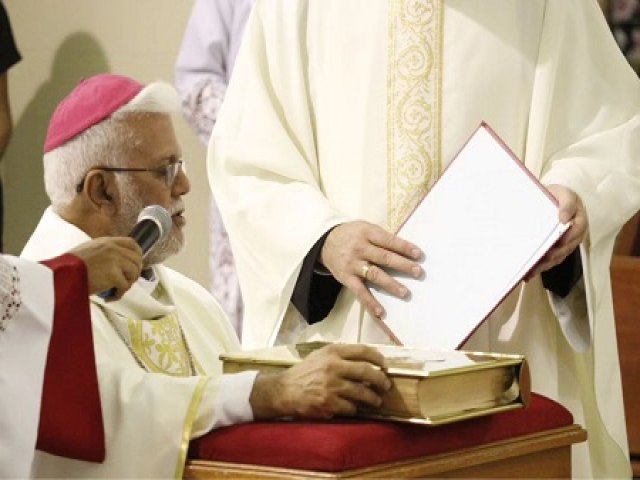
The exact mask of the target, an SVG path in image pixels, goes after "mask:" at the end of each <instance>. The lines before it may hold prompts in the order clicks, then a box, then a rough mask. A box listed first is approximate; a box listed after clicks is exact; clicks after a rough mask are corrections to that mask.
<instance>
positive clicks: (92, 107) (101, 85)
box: [44, 73, 144, 153]
mask: <svg viewBox="0 0 640 480" xmlns="http://www.w3.org/2000/svg"><path fill="white" fill-rule="evenodd" d="M143 89H144V85H142V84H141V83H138V82H136V81H135V80H133V79H131V78H129V77H123V76H121V75H112V74H109V73H104V74H100V75H95V76H93V77H90V78H87V79H85V80H82V81H81V82H80V83H79V84H78V86H77V87H76V88H74V89H73V90H72V91H71V93H70V94H69V95H67V96H66V97H65V98H64V99H63V100H62V101H61V102H60V103H59V104H58V106H57V107H56V110H55V112H53V116H52V117H51V120H50V121H49V128H48V130H47V137H46V139H45V142H44V152H45V153H47V152H50V151H51V150H54V149H56V148H58V147H59V146H61V145H64V144H65V143H67V142H68V141H69V140H71V139H72V138H74V137H76V136H77V135H79V134H81V133H82V132H84V131H85V130H87V129H88V128H90V127H92V126H93V125H95V124H97V123H100V122H101V121H102V120H104V119H105V118H107V117H108V116H109V115H111V114H112V113H114V112H115V111H117V110H118V109H119V108H121V107H122V106H123V105H126V104H127V103H129V102H130V101H131V100H132V99H133V98H134V97H135V96H136V95H138V94H139V93H140V92H141V91H142V90H143Z"/></svg>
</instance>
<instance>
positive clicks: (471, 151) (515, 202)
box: [370, 124, 569, 350]
mask: <svg viewBox="0 0 640 480" xmlns="http://www.w3.org/2000/svg"><path fill="white" fill-rule="evenodd" d="M558 217H559V214H558V205H557V202H556V200H555V199H554V198H553V197H552V195H551V194H550V193H549V192H548V191H547V190H546V189H545V187H544V186H543V185H542V184H540V183H539V182H538V180H537V179H536V178H534V177H533V175H532V174H531V173H530V172H529V171H528V170H527V169H526V168H525V166H524V165H523V164H522V162H521V161H520V160H518V159H517V158H516V156H515V155H514V154H513V153H512V152H511V151H510V150H509V149H508V147H506V145H505V144H504V143H503V142H502V141H501V140H500V139H499V138H498V136H497V135H496V134H495V133H494V132H493V131H492V130H491V129H490V128H489V127H488V126H487V125H486V124H482V125H481V126H480V127H479V128H478V129H477V130H476V132H475V133H474V134H473V135H472V136H471V138H470V139H469V140H468V141H467V143H466V144H465V145H464V147H463V148H462V149H461V150H460V152H459V153H458V155H457V156H456V157H455V158H454V160H453V161H452V162H451V164H450V165H449V166H448V168H447V169H446V170H445V171H444V172H443V174H442V176H441V177H440V179H439V180H438V181H437V182H436V183H435V185H434V186H433V187H432V189H431V190H430V191H429V192H428V194H427V195H426V196H425V197H424V199H423V200H422V201H421V202H420V203H419V205H418V206H417V208H416V209H415V211H414V212H413V213H412V214H411V215H410V217H409V218H408V219H407V221H406V222H405V223H404V225H402V227H401V228H400V230H399V231H398V235H399V236H400V237H402V238H404V239H406V240H409V241H411V242H413V243H415V244H417V245H418V246H419V247H420V248H421V249H422V250H423V252H425V258H424V259H423V263H422V265H423V268H424V270H425V276H424V278H422V279H414V278H410V277H407V276H404V275H400V274H398V273H397V272H393V271H390V272H389V273H390V274H391V275H392V276H394V277H395V278H397V279H398V280H399V281H400V282H402V283H403V284H404V285H405V286H406V287H407V288H408V289H409V291H410V292H411V294H410V296H409V298H407V299H399V298H397V297H394V296H392V295H390V294H387V293H386V292H383V291H380V290H378V289H377V288H376V287H375V286H373V285H370V287H371V291H372V293H373V295H374V296H375V297H376V298H377V300H378V301H379V302H380V303H381V304H382V306H383V307H384V309H385V313H386V314H385V317H384V319H383V321H382V325H383V327H384V328H385V329H386V330H387V331H388V333H389V334H390V335H391V336H392V338H394V340H395V341H396V342H397V343H399V344H401V345H406V346H412V347H420V348H425V349H452V350H453V349H456V348H460V347H461V346H462V344H463V343H464V342H465V341H466V340H467V339H468V338H469V336H471V334H472V333H473V332H474V331H475V330H476V329H477V328H478V327H479V326H480V324H481V323H482V322H483V321H484V320H485V319H486V318H487V317H488V316H489V315H490V314H491V312H492V311H493V310H494V309H495V308H496V307H497V306H498V305H499V304H500V302H501V301H502V300H503V299H504V298H505V297H506V296H507V295H508V294H509V292H510V291H511V290H513V288H515V287H516V286H517V284H518V283H519V282H520V281H521V280H522V279H523V277H524V276H525V275H526V274H527V273H528V272H529V271H530V270H531V269H532V268H533V267H534V266H535V265H536V263H537V262H538V261H539V260H540V259H541V258H542V257H543V256H544V254H545V253H546V252H547V251H549V249H550V248H551V247H552V246H553V245H554V244H555V243H556V242H557V241H558V239H559V238H560V237H561V236H562V234H563V233H564V232H565V231H566V230H567V229H568V228H569V225H564V224H562V223H560V221H559V218H558Z"/></svg>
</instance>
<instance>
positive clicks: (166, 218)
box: [138, 205, 173, 242]
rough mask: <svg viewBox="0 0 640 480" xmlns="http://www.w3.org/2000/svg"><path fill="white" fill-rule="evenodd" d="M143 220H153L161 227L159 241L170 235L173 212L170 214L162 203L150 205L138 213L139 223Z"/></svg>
mask: <svg viewBox="0 0 640 480" xmlns="http://www.w3.org/2000/svg"><path fill="white" fill-rule="evenodd" d="M143 220H151V221H152V222H154V223H155V224H156V225H157V226H158V228H159V229H160V238H158V240H157V241H158V242H161V241H162V240H164V239H165V238H167V235H169V232H170V231H171V228H172V227H173V221H172V220H171V214H169V212H168V211H167V210H166V209H165V208H164V207H161V206H160V205H149V206H147V207H144V208H143V209H142V211H141V212H140V214H139V215H138V223H140V222H142V221H143Z"/></svg>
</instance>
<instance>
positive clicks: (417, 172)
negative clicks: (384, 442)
mask: <svg viewBox="0 0 640 480" xmlns="http://www.w3.org/2000/svg"><path fill="white" fill-rule="evenodd" d="M639 111H640V85H639V82H638V79H637V76H636V75H635V74H634V72H633V71H632V70H631V69H630V67H629V66H628V65H627V63H626V61H625V59H624V58H623V57H622V55H621V54H620V52H619V49H618V47H617V45H616V44H615V42H614V40H613V38H612V36H611V33H610V31H609V29H608V26H607V24H606V22H605V20H604V18H603V15H602V12H601V10H600V8H599V6H598V4H597V2H596V1H595V0H562V1H558V0H482V1H477V0H258V2H257V4H256V7H255V9H254V11H253V13H252V17H251V19H250V20H249V23H248V25H247V29H246V34H245V40H244V43H243V46H242V47H241V50H240V53H239V56H238V59H237V61H236V66H235V72H234V77H233V79H232V81H231V84H230V86H229V89H228V90H227V96H226V100H225V103H224V105H223V106H222V110H221V112H220V116H219V119H218V122H217V124H216V127H215V129H214V132H213V136H212V139H211V142H210V144H209V159H208V168H209V177H210V182H211V185H212V189H213V192H214V195H215V196H216V200H217V202H218V205H219V207H220V210H221V212H222V217H223V220H224V223H225V225H226V226H227V229H228V233H229V238H230V240H231V244H232V248H233V252H234V256H235V259H236V262H237V267H238V272H239V278H240V283H241V287H242V292H243V297H244V301H245V308H246V310H245V320H244V321H245V323H244V330H243V335H242V338H243V343H244V345H245V346H246V347H261V346H264V345H267V344H270V343H274V342H283V341H296V340H305V339H327V340H343V341H350V342H354V341H362V342H380V341H388V339H387V338H386V335H385V334H384V332H383V331H382V330H381V329H380V327H379V326H378V324H377V323H376V321H375V320H374V319H372V318H371V317H370V316H369V315H368V314H367V313H366V312H365V311H364V309H363V308H362V307H361V306H360V305H359V304H358V302H357V301H356V300H355V297H354V296H353V294H351V293H350V292H349V291H347V290H346V289H344V288H343V290H342V292H341V293H340V295H339V297H338V300H337V302H336V305H335V306H334V308H333V310H332V311H331V313H330V314H329V316H328V317H327V318H326V319H325V320H323V321H322V322H319V323H317V324H314V325H312V326H307V325H306V324H305V323H304V322H302V321H301V319H300V318H299V315H297V313H296V311H295V309H294V308H293V307H292V306H291V304H290V298H291V294H292V291H293V288H294V285H295V282H296V279H297V276H298V273H299V271H300V268H301V265H302V261H303V259H304V257H305V255H306V254H307V253H308V252H309V250H310V249H311V247H312V246H313V245H314V243H315V242H316V241H317V240H318V239H319V238H320V237H321V236H322V235H323V234H324V233H325V232H327V231H328V230H329V229H330V228H331V227H333V226H335V225H337V224H339V223H342V222H346V221H351V220H356V219H364V220H367V221H370V222H374V223H377V224H379V225H382V226H385V227H386V228H388V229H389V230H391V231H394V230H395V229H397V227H398V225H400V224H401V223H402V221H403V220H404V218H405V217H406V215H407V214H408V212H410V211H411V209H412V207H413V205H415V203H416V202H417V201H418V200H419V198H420V197H421V196H422V195H424V194H425V192H427V191H428V190H429V187H430V186H431V185H432V184H433V182H434V181H436V180H437V178H438V176H439V175H440V174H441V173H442V171H443V170H444V169H445V168H446V166H447V165H448V163H449V162H450V161H451V159H452V158H453V157H454V156H455V154H456V153H457V151H458V150H459V149H460V148H461V147H462V145H463V144H464V142H465V140H466V139H467V138H468V137H469V136H470V135H471V134H472V133H473V132H474V131H475V129H476V128H477V127H478V125H479V124H480V123H481V122H482V121H486V122H487V123H488V124H489V125H490V126H491V127H492V128H493V129H494V130H495V131H496V132H497V133H498V134H499V135H500V136H501V138H502V139H503V140H504V141H505V142H506V144H507V145H508V146H509V147H510V148H511V149H512V150H513V151H514V152H515V153H516V155H518V157H519V158H521V159H522V160H523V162H524V163H525V165H526V166H527V167H528V169H529V170H530V171H531V172H532V173H533V174H534V175H535V176H536V177H538V178H539V179H540V181H541V182H542V183H543V184H552V183H557V184H562V185H564V186H566V187H568V188H570V189H572V190H573V191H575V192H576V193H577V194H578V195H579V196H580V198H581V200H582V201H583V203H584V205H585V207H586V210H587V212H588V217H589V224H590V226H589V232H588V233H589V235H588V239H587V241H586V242H585V243H584V245H582V247H581V253H582V261H583V270H584V286H585V294H584V295H582V301H581V302H577V303H576V307H575V309H574V310H575V311H572V312H571V320H570V321H562V320H559V319H558V318H557V317H556V315H555V314H554V312H553V310H552V308H551V302H550V298H549V295H548V294H547V293H546V291H545V290H544V289H543V288H542V284H541V282H540V279H539V278H536V279H533V280H532V281H530V282H529V283H527V284H523V285H520V286H519V287H518V288H516V291H514V292H513V293H512V295H511V296H509V297H508V298H507V299H506V300H505V302H504V303H503V305H502V306H501V308H500V309H498V311H497V312H496V313H495V314H494V315H493V316H492V318H491V319H490V320H489V321H488V322H487V323H486V324H485V325H484V327H483V328H482V329H480V331H478V332H477V334H475V335H474V337H473V338H472V339H471V341H470V344H469V345H470V346H473V347H474V348H479V349H482V350H493V351H505V352H518V353H522V354H525V355H527V357H528V358H529V360H530V362H531V370H532V376H533V388H534V390H535V391H537V392H540V393H542V394H545V395H548V396H550V397H552V398H554V399H556V400H559V401H560V402H561V403H563V404H564V405H566V406H567V407H568V408H570V409H571V411H572V412H573V414H574V416H575V418H576V421H577V422H579V423H581V424H583V425H585V426H586V427H587V428H588V430H589V441H588V444H582V445H580V446H578V447H574V451H575V452H577V455H575V457H574V473H575V474H576V475H578V476H580V475H582V476H589V475H595V476H610V477H611V476H628V475H629V472H630V470H629V465H628V460H627V458H626V457H627V439H626V431H625V424H624V416H623V406H622V400H621V384H620V376H619V367H618V357H617V347H616V339H615V328H614V323H613V315H612V303H611V291H610V280H609V270H608V267H609V261H610V255H611V251H612V248H613V243H614V240H615V236H616V234H617V232H618V230H619V229H620V227H621V226H622V225H623V224H624V222H625V221H626V219H628V218H629V217H630V216H631V215H632V214H633V212H634V211H636V210H637V209H638V208H639V207H640V167H639V165H640V164H639V163H638V161H637V155H636V152H638V151H640V149H639V148H638V147H639V145H638V143H639V142H640V140H639V139H640V134H639V133H640V132H639V131H638V127H639V126H640V123H639V120H640V117H639V116H638V112H639ZM499 180H500V179H492V181H499ZM460 195H464V192H460ZM505 201H509V199H505ZM443 214H445V215H446V212H443ZM459 220H460V221H461V222H464V218H461V219H459ZM425 253H426V260H425V265H424V267H425V270H426V272H427V275H428V271H429V263H428V258H429V252H425ZM464 297H465V292H460V301H464ZM585 299H586V301H585ZM589 457H590V458H591V461H589Z"/></svg>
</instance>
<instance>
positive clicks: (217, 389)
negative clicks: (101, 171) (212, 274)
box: [22, 207, 255, 478]
mask: <svg viewBox="0 0 640 480" xmlns="http://www.w3.org/2000/svg"><path fill="white" fill-rule="evenodd" d="M86 240H88V237H87V235H86V234H85V233H84V232H82V231H81V230H79V229H78V228H77V227H75V226H74V225H72V224H70V223H67V222H66V221H64V220H63V219H62V218H60V217H59V216H58V215H57V214H55V213H54V212H53V210H52V209H51V207H49V208H48V209H47V210H46V211H45V213H44V215H43V217H42V219H41V220H40V223H39V224H38V226H37V227H36V230H35V231H34V233H33V235H32V236H31V238H30V239H29V241H28V243H27V245H26V246H25V249H24V250H23V252H22V255H23V256H24V257H27V258H31V259H40V258H47V257H50V256H53V255H56V254H58V253H60V252H63V251H66V250H68V249H69V248H72V247H74V246H76V245H77V244H79V243H82V242H83V241H86ZM154 273H155V275H156V277H157V279H156V281H152V282H148V281H145V280H144V279H140V280H138V282H136V283H135V284H134V285H133V286H132V287H131V289H130V290H129V291H128V292H127V293H126V294H125V295H124V296H123V297H122V298H121V299H120V300H118V301H115V302H105V301H104V300H102V299H101V298H100V297H98V296H95V295H94V296H91V298H90V300H91V320H92V323H93V336H94V343H95V353H96V363H97V369H98V381H99V385H100V398H101V402H102V411H103V416H104V427H105V434H106V460H105V462H104V463H102V464H95V463H88V462H81V461H77V460H70V459H66V458H62V457H55V456H53V455H48V454H45V453H40V452H38V453H37V455H36V459H35V462H34V474H35V475H36V476H48V477H51V476H54V477H60V478H68V477H85V478H105V477H112V478H118V477H121V478H122V477H128V478H135V477H163V478H166V477H171V476H174V477H176V478H182V470H183V467H184V461H185V459H186V453H187V447H188V444H189V440H190V439H191V438H193V437H197V436H199V435H202V434H204V433H205V432H207V431H208V430H210V429H211V428H214V427H216V426H222V425H227V424H230V423H236V422H241V421H247V420H251V419H252V418H253V414H252V412H251V408H250V405H249V394H250V392H251V389H252V387H253V381H254V379H255V373H250V374H249V375H239V376H238V375H224V376H223V375H222V372H221V363H220V361H219V359H218V355H219V354H220V353H222V352H227V351H232V350H236V349H238V348H239V344H238V340H237V337H236V335H235V332H234V331H233V328H232V327H231V324H230V323H229V322H228V320H227V318H226V317H225V315H224V313H223V312H222V310H221V309H220V307H219V305H218V304H217V303H216V302H215V300H213V298H212V297H211V295H210V294H209V293H208V292H207V291H206V290H205V289H203V288H202V287H200V286H199V285H198V284H196V283H195V282H193V281H192V280H189V279H188V278H186V277H184V276H183V275H181V274H179V273H178V272H176V271H174V270H172V269H170V268H167V267H164V266H162V265H157V266H155V267H154Z"/></svg>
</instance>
